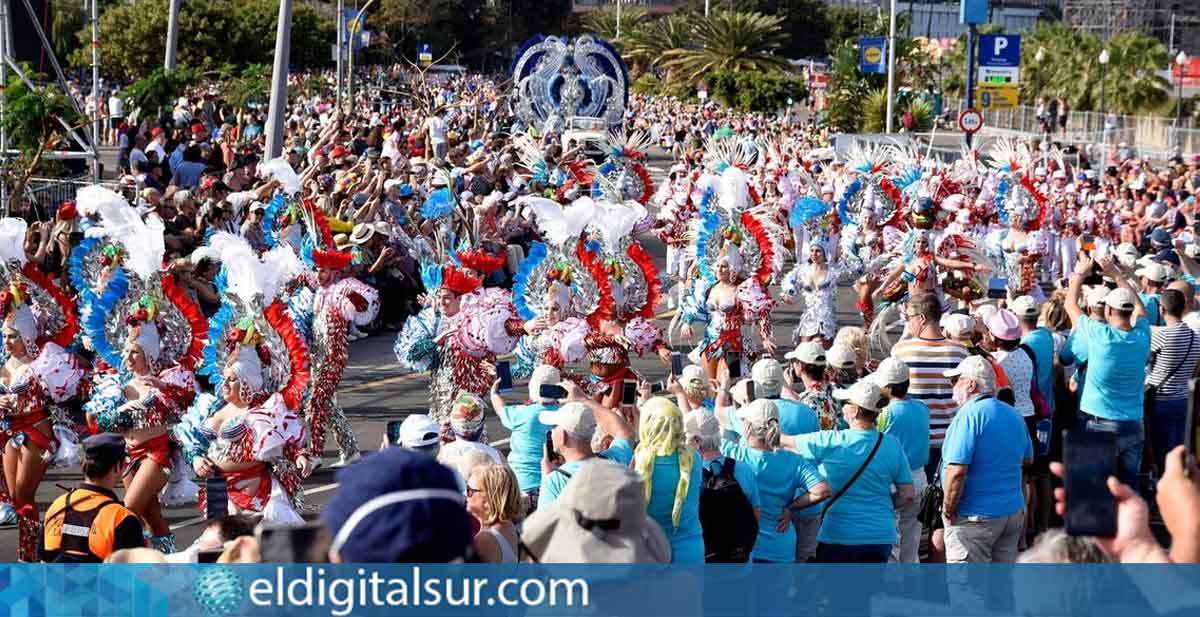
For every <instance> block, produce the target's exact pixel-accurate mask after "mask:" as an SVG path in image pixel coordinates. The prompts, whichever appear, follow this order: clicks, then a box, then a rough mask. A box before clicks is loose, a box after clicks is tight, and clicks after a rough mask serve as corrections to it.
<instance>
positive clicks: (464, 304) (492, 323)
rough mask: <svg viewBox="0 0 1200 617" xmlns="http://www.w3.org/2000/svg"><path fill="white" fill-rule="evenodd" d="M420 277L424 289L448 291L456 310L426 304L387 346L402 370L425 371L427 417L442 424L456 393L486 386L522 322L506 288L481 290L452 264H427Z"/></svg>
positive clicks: (478, 391)
mask: <svg viewBox="0 0 1200 617" xmlns="http://www.w3.org/2000/svg"><path fill="white" fill-rule="evenodd" d="M464 265H465V264H464ZM423 278H424V280H425V286H426V290H427V291H428V292H429V293H435V294H436V293H438V292H439V291H442V292H443V293H452V294H454V295H455V296H456V297H457V298H458V310H457V311H456V312H455V313H454V314H452V315H447V314H443V313H442V312H441V311H440V310H438V309H437V308H435V307H429V308H425V309H423V310H422V311H421V312H420V313H418V314H416V315H413V316H411V317H409V318H408V320H407V321H405V323H404V327H403V328H402V329H401V330H400V333H399V334H398V335H397V336H396V342H395V344H394V345H393V346H392V350H393V351H394V352H395V354H396V359H397V360H399V362H400V366H402V367H403V368H405V369H406V370H409V371H413V372H424V371H430V372H431V386H430V408H429V409H430V411H429V415H430V417H432V418H433V419H434V420H435V421H437V422H439V423H441V424H446V423H448V422H449V419H450V407H451V404H452V403H453V402H454V400H455V399H456V398H457V397H458V395H459V393H461V392H469V393H472V394H483V393H486V392H487V391H488V390H489V389H491V387H492V382H493V381H495V379H496V370H495V361H496V355H497V354H506V353H509V352H511V351H512V350H513V348H514V347H515V346H516V344H517V339H518V338H519V337H520V336H521V335H522V334H524V330H523V327H524V322H523V321H522V320H521V319H519V318H517V310H516V308H515V307H514V306H513V304H512V295H511V294H510V293H509V292H507V291H505V290H503V289H497V288H486V289H484V288H481V282H480V280H479V279H478V278H476V277H474V276H471V275H469V274H467V273H466V272H464V271H462V270H459V269H457V268H455V267H453V266H443V267H441V268H439V267H437V266H427V267H425V268H423Z"/></svg>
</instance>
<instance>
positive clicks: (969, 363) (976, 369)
mask: <svg viewBox="0 0 1200 617" xmlns="http://www.w3.org/2000/svg"><path fill="white" fill-rule="evenodd" d="M942 374H943V375H945V376H946V377H966V378H967V379H973V380H975V381H977V382H979V384H980V387H981V388H982V390H983V391H985V392H992V391H994V390H995V389H996V371H995V370H994V369H992V365H991V363H990V362H988V361H987V360H986V359H984V358H983V357H982V356H967V357H966V358H963V360H962V362H959V363H958V366H956V367H954V368H952V369H950V370H948V371H946V372H944V373H942Z"/></svg>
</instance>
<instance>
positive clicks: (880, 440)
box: [821, 433, 883, 520]
mask: <svg viewBox="0 0 1200 617" xmlns="http://www.w3.org/2000/svg"><path fill="white" fill-rule="evenodd" d="M882 443H883V433H879V438H878V439H876V440H875V447H874V448H871V453H870V454H868V455H867V460H865V461H863V464H862V466H861V467H859V468H858V471H856V472H854V475H853V476H851V477H850V481H849V482H847V483H846V485H845V486H843V487H842V489H841V490H840V491H838V492H837V494H836V495H834V496H833V498H832V499H830V500H829V501H827V502H825V508H824V509H823V510H821V519H822V520H824V518H825V515H826V514H828V513H829V509H830V508H832V507H833V504H834V502H836V501H837V500H838V499H839V498H840V497H841V496H842V495H845V494H846V491H848V490H850V487H851V486H854V481H855V480H858V477H859V476H861V475H862V472H863V471H865V470H866V469H867V465H870V464H871V460H872V459H874V458H875V453H876V452H878V451H879V444H882Z"/></svg>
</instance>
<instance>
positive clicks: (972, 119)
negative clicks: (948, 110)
mask: <svg viewBox="0 0 1200 617" xmlns="http://www.w3.org/2000/svg"><path fill="white" fill-rule="evenodd" d="M958 128H960V129H962V131H963V132H964V133H974V132H976V131H978V130H979V129H981V128H983V116H982V115H980V114H979V111H978V110H976V109H975V108H973V107H972V108H968V109H964V110H962V113H960V114H958Z"/></svg>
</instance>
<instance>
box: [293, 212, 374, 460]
mask: <svg viewBox="0 0 1200 617" xmlns="http://www.w3.org/2000/svg"><path fill="white" fill-rule="evenodd" d="M302 211H303V214H304V216H305V221H306V226H307V228H308V230H309V233H308V235H307V236H306V238H305V241H304V243H305V244H304V249H303V250H302V251H301V257H302V258H303V259H304V260H305V261H306V262H307V263H308V264H309V265H310V266H312V267H314V268H316V271H317V277H316V278H317V286H318V287H317V290H316V292H315V297H314V298H313V318H312V332H311V340H312V345H311V347H310V349H311V353H312V380H311V383H310V386H309V389H308V396H307V399H306V400H305V403H304V420H305V422H306V423H307V425H308V430H309V442H308V450H307V452H306V455H307V456H308V459H309V462H310V464H311V465H312V466H313V467H317V466H319V465H320V463H321V456H322V455H324V453H325V433H326V431H327V430H328V429H329V428H332V429H333V432H334V436H335V437H336V438H337V442H338V451H339V454H340V457H339V460H338V463H337V466H342V465H346V464H349V463H351V462H353V461H354V460H357V459H358V458H359V456H360V454H359V449H358V439H357V437H356V436H355V434H354V430H353V429H352V428H351V427H350V423H349V422H348V421H347V420H346V414H345V412H343V411H342V408H341V406H340V405H338V403H337V387H338V384H340V383H341V381H342V373H343V372H345V370H346V362H347V360H349V344H348V343H349V339H348V337H349V329H350V325H351V324H355V325H358V326H366V325H367V324H369V323H371V321H373V320H374V319H375V316H376V315H377V314H378V313H379V292H378V291H376V290H375V289H374V288H373V287H371V286H369V285H367V284H365V283H363V282H361V281H359V280H358V279H355V278H353V277H348V276H344V271H345V269H346V267H347V266H349V265H350V261H351V259H352V257H351V255H350V253H348V252H344V251H339V250H337V249H336V248H333V234H332V233H331V232H330V230H329V223H328V221H327V220H326V218H325V213H324V212H322V211H321V210H320V208H317V207H314V206H313V205H312V204H311V203H308V202H305V203H304V204H303V206H302Z"/></svg>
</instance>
